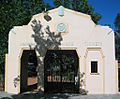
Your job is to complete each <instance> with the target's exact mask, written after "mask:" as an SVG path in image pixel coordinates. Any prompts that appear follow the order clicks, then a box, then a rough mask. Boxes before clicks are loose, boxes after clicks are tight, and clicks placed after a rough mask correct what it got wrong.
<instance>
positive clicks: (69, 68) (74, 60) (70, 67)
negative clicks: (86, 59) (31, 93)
mask: <svg viewBox="0 0 120 99" xmlns="http://www.w3.org/2000/svg"><path fill="white" fill-rule="evenodd" d="M78 67H79V58H78V55H77V52H76V50H48V51H47V53H46V56H45V58H44V78H45V79H44V90H45V92H47V93H51V92H73V93H74V92H78V90H79V83H78V82H79V81H77V82H76V80H75V79H76V77H78Z"/></svg>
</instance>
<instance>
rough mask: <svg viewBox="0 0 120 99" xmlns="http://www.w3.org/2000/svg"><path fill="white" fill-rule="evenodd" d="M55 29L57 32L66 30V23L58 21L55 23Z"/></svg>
mask: <svg viewBox="0 0 120 99" xmlns="http://www.w3.org/2000/svg"><path fill="white" fill-rule="evenodd" d="M57 31H58V32H66V25H65V24H64V23H59V24H58V25H57Z"/></svg>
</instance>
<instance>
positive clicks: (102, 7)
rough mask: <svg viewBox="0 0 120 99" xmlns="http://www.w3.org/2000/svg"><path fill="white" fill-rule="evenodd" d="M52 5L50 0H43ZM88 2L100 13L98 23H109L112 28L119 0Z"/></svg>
mask: <svg viewBox="0 0 120 99" xmlns="http://www.w3.org/2000/svg"><path fill="white" fill-rule="evenodd" d="M44 1H45V2H48V3H50V4H51V5H53V3H52V0H44ZM88 2H89V4H90V5H92V6H93V7H94V10H95V12H98V13H100V14H101V15H102V19H101V20H100V21H99V24H102V25H104V24H110V25H111V27H112V28H113V29H114V28H115V27H114V20H115V17H116V15H117V13H120V0H88Z"/></svg>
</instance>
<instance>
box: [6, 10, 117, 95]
mask: <svg viewBox="0 0 120 99" xmlns="http://www.w3.org/2000/svg"><path fill="white" fill-rule="evenodd" d="M58 10H59V8H56V9H53V10H50V11H49V12H48V14H49V15H50V16H51V18H52V20H51V21H49V22H47V21H46V20H45V19H44V14H43V13H40V14H37V15H34V16H33V18H32V19H31V21H30V22H29V24H28V25H26V26H17V27H14V28H13V29H12V30H11V31H10V33H9V53H8V81H7V82H8V86H7V88H8V90H7V92H10V93H19V91H20V85H19V83H18V85H17V87H16V88H15V87H14V84H13V79H14V78H15V77H17V76H18V75H19V76H20V56H21V50H22V49H25V48H27V49H29V44H30V45H32V47H33V48H34V47H35V45H36V42H35V41H34V39H33V38H32V37H31V36H32V34H34V32H33V30H32V27H31V24H32V21H33V20H34V19H35V20H38V21H40V22H41V24H42V25H43V27H42V31H44V29H45V27H46V26H47V25H48V26H50V31H51V32H55V33H57V31H56V26H57V24H58V23H65V24H66V25H67V32H66V33H63V35H62V37H63V41H62V42H61V46H60V47H61V48H63V49H76V50H77V53H78V54H79V58H80V59H79V60H80V62H79V63H80V72H85V71H87V73H86V75H85V77H86V80H87V81H86V82H85V83H86V84H85V86H83V88H86V90H88V91H89V93H88V94H115V93H116V92H117V90H116V85H117V83H116V76H115V75H116V74H115V51H114V46H115V45H114V33H113V32H110V31H111V29H110V28H109V27H105V26H99V25H95V24H94V22H93V21H92V20H91V17H90V16H89V15H86V14H83V13H79V12H75V11H72V10H69V9H66V8H65V11H64V16H62V17H61V16H58ZM109 32H110V33H109ZM96 42H98V44H96ZM87 48H101V50H102V52H103V55H104V56H105V58H104V68H105V73H103V71H102V70H103V65H102V66H99V70H100V74H99V75H90V73H89V69H90V68H89V67H90V64H89V61H90V60H92V59H94V58H95V59H96V58H97V59H98V60H102V57H101V56H100V53H99V52H91V51H90V52H89V53H88V57H87V60H85V55H86V50H87ZM95 54H96V55H95ZM101 64H103V63H101V62H100V64H99V65H101ZM85 66H86V67H87V68H86V70H85ZM103 74H104V75H103ZM102 76H104V77H105V78H104V79H105V85H104V86H105V88H104V91H103V81H102V79H103V78H102ZM93 80H94V82H93ZM98 81H101V82H99V83H100V86H98ZM93 83H94V84H93ZM92 88H93V89H92ZM94 90H95V91H94Z"/></svg>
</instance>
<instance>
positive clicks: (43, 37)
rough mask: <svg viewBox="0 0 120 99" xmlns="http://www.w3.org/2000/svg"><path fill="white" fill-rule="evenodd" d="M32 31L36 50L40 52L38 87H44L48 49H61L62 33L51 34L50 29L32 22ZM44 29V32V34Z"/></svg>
mask: <svg viewBox="0 0 120 99" xmlns="http://www.w3.org/2000/svg"><path fill="white" fill-rule="evenodd" d="M31 26H32V29H33V31H34V34H33V35H32V37H33V38H34V41H35V42H36V47H35V50H36V51H37V52H38V54H39V56H38V68H37V72H38V86H39V87H40V88H42V87H44V61H43V60H44V57H45V54H46V51H47V49H59V46H60V45H61V41H62V40H63V39H62V36H61V33H55V32H51V30H50V27H49V26H47V27H46V28H43V26H42V24H41V22H40V21H37V20H33V21H32V25H31ZM43 29H44V32H43Z"/></svg>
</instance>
